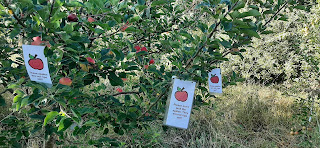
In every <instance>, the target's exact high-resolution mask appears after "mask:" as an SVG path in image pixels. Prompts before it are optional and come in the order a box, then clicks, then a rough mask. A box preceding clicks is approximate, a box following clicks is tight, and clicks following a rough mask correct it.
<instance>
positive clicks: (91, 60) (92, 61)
mask: <svg viewBox="0 0 320 148" xmlns="http://www.w3.org/2000/svg"><path fill="white" fill-rule="evenodd" d="M87 61H88V62H89V63H92V64H95V63H96V61H94V59H92V58H91V57H87Z"/></svg>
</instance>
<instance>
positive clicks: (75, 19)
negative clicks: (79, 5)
mask: <svg viewBox="0 0 320 148" xmlns="http://www.w3.org/2000/svg"><path fill="white" fill-rule="evenodd" d="M68 21H69V22H77V21H78V17H77V16H76V15H75V14H73V13H71V14H69V15H68Z"/></svg>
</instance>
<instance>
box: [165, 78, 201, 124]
mask: <svg viewBox="0 0 320 148" xmlns="http://www.w3.org/2000/svg"><path fill="white" fill-rule="evenodd" d="M195 87H196V82H192V81H183V80H179V79H177V78H173V88H172V93H171V97H170V98H169V101H170V102H168V103H169V105H168V108H167V111H166V117H165V120H164V124H165V125H168V126H173V127H177V128H183V129H187V128H188V125H189V119H190V114H191V109H192V103H193V96H194V90H195Z"/></svg>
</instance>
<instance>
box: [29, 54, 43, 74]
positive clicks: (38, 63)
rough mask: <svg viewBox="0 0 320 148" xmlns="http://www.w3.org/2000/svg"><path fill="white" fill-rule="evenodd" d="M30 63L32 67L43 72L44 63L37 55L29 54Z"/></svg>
mask: <svg viewBox="0 0 320 148" xmlns="http://www.w3.org/2000/svg"><path fill="white" fill-rule="evenodd" d="M29 58H30V59H29V61H28V64H29V65H30V66H31V68H33V69H37V70H42V69H43V62H42V60H41V59H39V58H37V55H34V56H32V55H31V54H29Z"/></svg>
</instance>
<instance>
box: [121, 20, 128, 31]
mask: <svg viewBox="0 0 320 148" xmlns="http://www.w3.org/2000/svg"><path fill="white" fill-rule="evenodd" d="M128 27H129V22H127V23H126V24H124V25H123V26H121V27H120V30H121V31H122V32H124V31H126V29H127V28H128Z"/></svg>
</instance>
